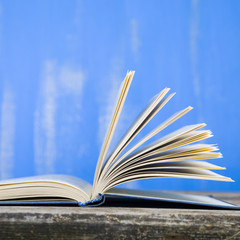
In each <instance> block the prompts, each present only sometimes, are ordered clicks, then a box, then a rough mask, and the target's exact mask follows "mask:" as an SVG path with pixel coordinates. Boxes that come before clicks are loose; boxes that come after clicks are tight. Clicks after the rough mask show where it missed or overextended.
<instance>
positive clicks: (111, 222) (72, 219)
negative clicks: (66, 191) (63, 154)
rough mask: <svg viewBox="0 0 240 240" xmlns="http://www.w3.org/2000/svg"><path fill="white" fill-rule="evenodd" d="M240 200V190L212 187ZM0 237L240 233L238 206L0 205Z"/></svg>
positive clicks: (231, 235)
mask: <svg viewBox="0 0 240 240" xmlns="http://www.w3.org/2000/svg"><path fill="white" fill-rule="evenodd" d="M213 195H214V196H215V197H220V198H221V199H223V200H228V201H229V202H232V203H240V193H214V194H213ZM0 239H4V240H5V239H111V240H113V239H164V240H165V239H166V240H169V239H240V211H233V210H190V209H161V208H158V209H156V208H154V209H152V208H110V207H109V208H107V207H104V208H103V207H93V208H91V207H90V208H80V207H1V208H0Z"/></svg>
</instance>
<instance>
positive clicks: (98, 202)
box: [78, 193, 105, 207]
mask: <svg viewBox="0 0 240 240" xmlns="http://www.w3.org/2000/svg"><path fill="white" fill-rule="evenodd" d="M98 196H99V198H96V199H93V200H90V201H87V202H85V203H82V202H79V203H78V205H79V206H80V207H91V206H99V205H102V204H103V203H104V202H105V198H104V196H103V195H102V194H101V193H98Z"/></svg>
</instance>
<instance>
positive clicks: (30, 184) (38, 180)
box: [0, 175, 92, 202]
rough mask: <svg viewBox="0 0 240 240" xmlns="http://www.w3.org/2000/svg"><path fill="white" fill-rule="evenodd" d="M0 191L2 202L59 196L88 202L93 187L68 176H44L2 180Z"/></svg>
mask: <svg viewBox="0 0 240 240" xmlns="http://www.w3.org/2000/svg"><path fill="white" fill-rule="evenodd" d="M0 191H1V195H0V200H4V199H11V198H34V197H54V196H55V197H57V196H58V197H62V198H70V199H71V198H72V199H74V200H76V201H80V202H86V201H88V200H90V195H91V191H92V186H91V184H89V183H88V182H86V181H84V180H82V179H80V178H76V177H72V176H68V175H42V176H34V177H26V178H16V179H8V180H1V181H0Z"/></svg>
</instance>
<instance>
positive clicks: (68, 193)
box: [0, 71, 234, 208]
mask: <svg viewBox="0 0 240 240" xmlns="http://www.w3.org/2000/svg"><path fill="white" fill-rule="evenodd" d="M133 75H134V72H133V71H130V72H128V73H127V75H126V77H125V79H124V81H123V83H122V85H121V88H120V92H119V96H118V99H117V103H116V105H115V109H114V112H113V116H112V119H111V122H110V125H109V128H108V131H107V134H106V137H105V141H104V143H103V146H102V150H101V153H100V155H99V159H98V163H97V167H96V172H95V177H94V181H93V185H91V184H89V183H87V182H85V181H84V180H82V179H79V178H75V177H71V176H65V175H46V176H35V177H28V178H21V179H10V180H3V181H0V204H3V205H4V204H11V203H12V204H23V203H24V204H25V203H29V202H31V203H37V204H39V203H42V204H44V203H47V204H49V203H51V202H53V203H64V204H65V203H77V204H78V205H80V206H83V205H94V204H96V205H97V204H102V203H103V202H104V197H105V200H106V199H107V202H109V201H110V202H111V199H112V200H115V202H116V200H117V201H118V202H119V201H120V202H121V200H122V201H124V199H125V200H126V199H128V201H133V200H134V199H135V200H139V199H142V200H152V201H168V202H176V203H184V204H186V203H189V204H196V205H206V206H216V207H226V208H231V207H233V208H234V205H231V204H228V203H225V202H222V201H220V200H216V199H213V198H210V197H203V196H201V197H200V196H193V195H183V194H170V193H158V192H143V191H137V190H135V191H134V190H132V191H130V190H124V189H116V188H114V187H115V186H117V185H119V184H122V183H126V182H129V181H133V180H139V179H146V178H189V179H205V180H217V181H232V180H231V179H230V178H228V177H225V176H222V175H219V174H217V173H215V172H213V171H212V170H220V169H224V168H223V167H219V166H216V165H214V164H211V163H208V162H206V161H203V160H204V159H212V158H221V157H222V155H221V153H220V152H218V148H217V147H216V146H215V145H210V144H203V143H199V141H200V140H204V139H207V138H209V137H211V136H212V134H211V132H210V131H209V130H202V128H203V127H204V126H205V124H204V123H201V124H196V125H190V126H184V127H182V128H180V129H178V130H176V131H174V132H173V133H170V134H168V135H166V136H164V137H161V138H160V139H158V140H157V141H154V142H151V139H152V138H153V137H154V136H155V135H156V134H158V133H159V132H160V131H162V130H163V129H165V128H166V127H168V126H169V125H170V124H172V123H174V122H175V121H176V120H177V119H179V118H180V117H182V116H183V115H185V114H186V113H188V112H189V111H190V110H191V109H192V107H187V108H186V109H183V110H182V111H180V112H178V113H176V114H175V115H173V116H172V117H170V118H169V119H167V120H166V121H164V122H163V123H161V124H160V125H159V126H158V127H156V128H155V129H154V130H153V131H151V132H150V133H148V134H147V135H146V136H144V137H143V138H142V139H140V140H139V141H138V142H137V143H136V144H135V145H134V146H132V147H128V148H127V146H128V145H129V143H130V142H131V141H132V140H133V139H134V137H135V136H136V135H137V134H138V133H139V132H140V131H141V130H142V129H143V128H144V126H145V125H146V124H147V123H148V122H149V121H150V120H151V119H152V118H153V117H154V116H155V115H156V114H157V113H158V112H159V110H161V108H162V107H163V106H165V105H166V103H167V102H168V101H169V100H170V99H171V98H172V97H173V96H174V93H172V94H170V95H167V94H168V92H169V90H170V89H169V88H165V89H164V90H163V91H161V92H160V93H159V94H157V95H156V96H155V97H154V98H153V99H152V100H151V101H150V103H149V104H148V105H147V106H146V108H145V109H144V110H143V111H142V112H141V113H140V114H139V116H138V117H137V119H136V120H135V121H134V122H133V124H132V125H131V126H130V127H129V129H128V130H127V131H126V133H125V134H124V136H123V137H122V138H121V140H120V141H119V143H118V144H117V145H116V147H115V148H114V150H113V151H112V152H111V153H110V154H109V155H107V153H108V149H109V145H110V143H111V139H112V137H113V134H114V131H115V129H116V126H117V122H118V119H119V116H120V113H121V110H122V108H123V105H124V102H125V99H126V96H127V93H128V90H129V87H130V84H131V81H132V79H133ZM149 140H150V143H148V142H147V141H149ZM107 156H108V157H107ZM112 202H113V201H112Z"/></svg>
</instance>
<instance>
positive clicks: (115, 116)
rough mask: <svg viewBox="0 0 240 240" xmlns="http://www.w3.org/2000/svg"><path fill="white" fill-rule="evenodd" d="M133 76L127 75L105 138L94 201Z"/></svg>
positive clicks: (94, 183) (98, 167) (97, 168)
mask: <svg viewBox="0 0 240 240" xmlns="http://www.w3.org/2000/svg"><path fill="white" fill-rule="evenodd" d="M133 75H134V71H130V72H129V73H127V75H126V77H125V79H124V81H123V83H122V87H121V90H120V94H119V98H118V101H117V104H116V107H115V110H114V113H113V117H112V120H111V123H110V126H109V129H108V131H107V135H106V137H105V141H104V143H103V146H102V150H101V153H100V155H99V159H98V162H97V167H96V171H95V175H94V182H93V190H92V197H91V199H94V198H95V197H96V196H97V195H98V190H96V185H97V182H98V179H99V175H100V172H101V170H102V166H103V163H104V160H105V157H106V154H107V151H108V148H109V145H110V142H111V140H112V136H113V133H114V131H115V128H116V125H117V122H118V119H119V116H120V113H121V111H122V108H123V105H124V102H125V99H126V97H127V93H128V90H129V88H130V84H131V82H132V78H133Z"/></svg>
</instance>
